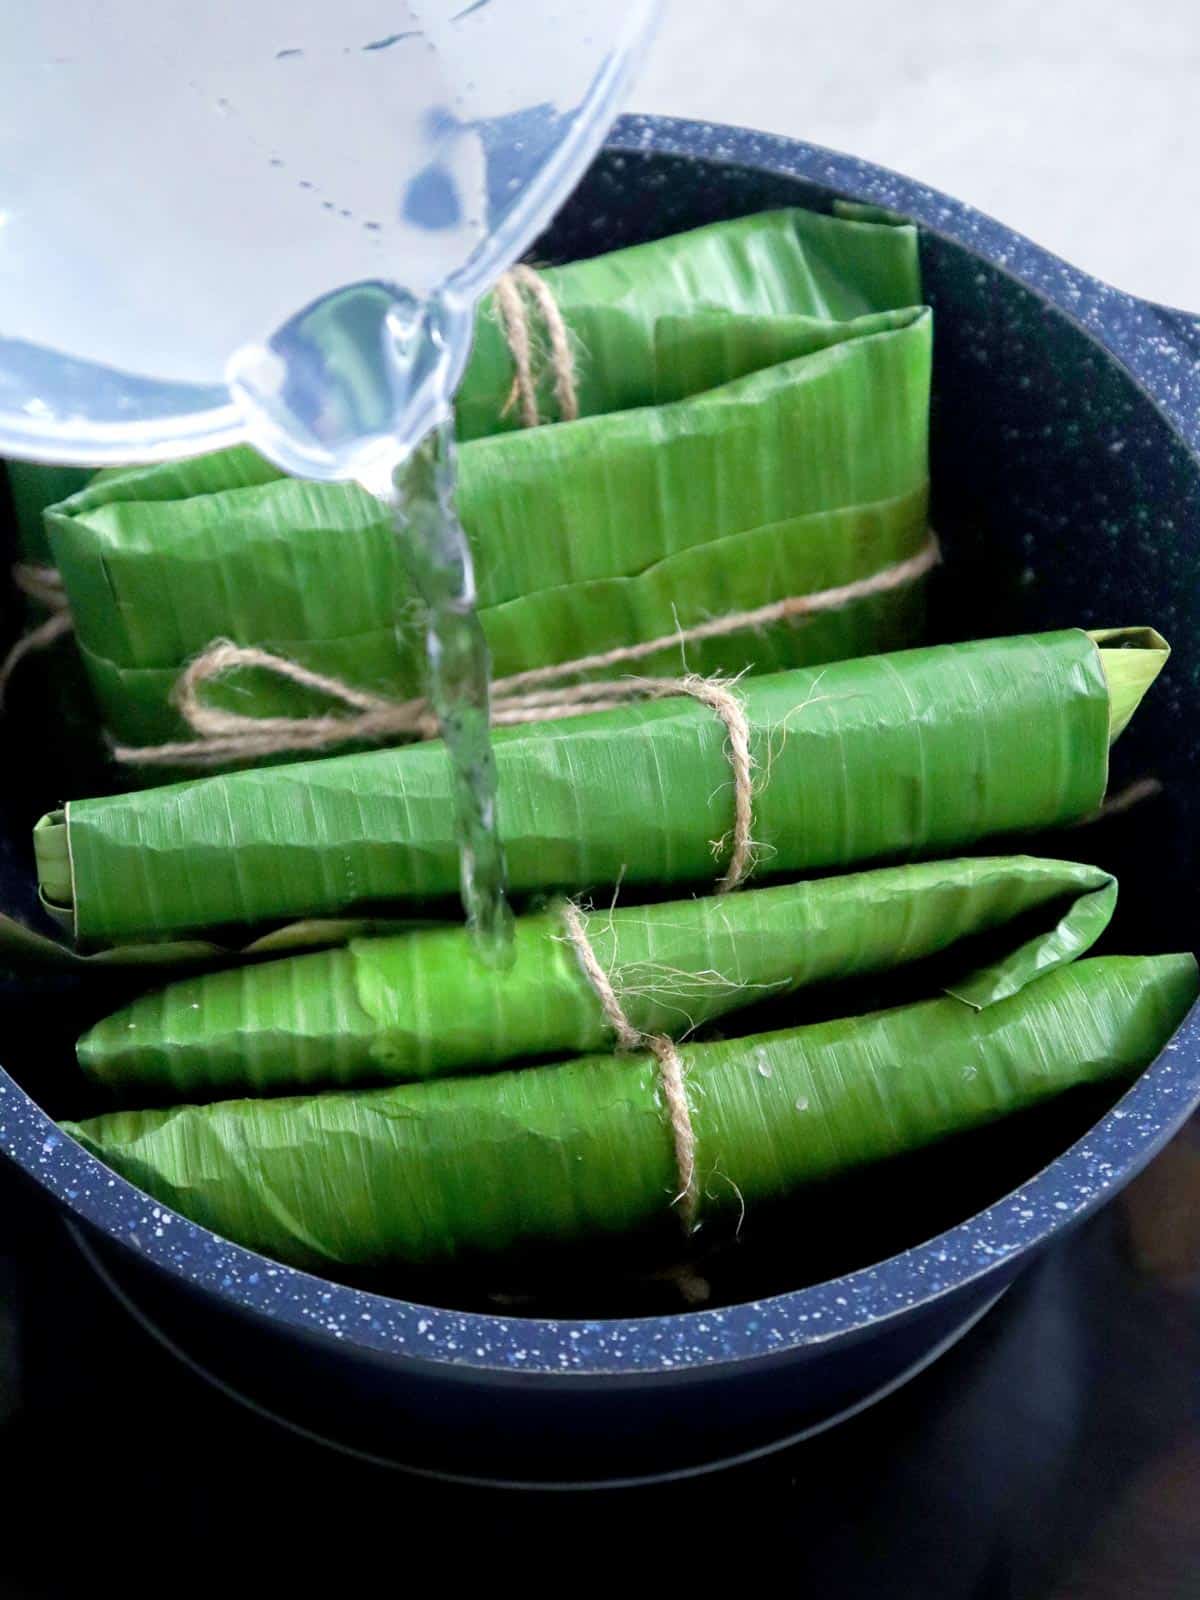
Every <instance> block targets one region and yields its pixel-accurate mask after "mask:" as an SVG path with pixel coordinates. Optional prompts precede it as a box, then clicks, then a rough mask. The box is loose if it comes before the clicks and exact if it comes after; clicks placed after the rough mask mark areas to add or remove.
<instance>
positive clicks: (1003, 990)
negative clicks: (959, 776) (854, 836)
mask: <svg viewBox="0 0 1200 1600" xmlns="http://www.w3.org/2000/svg"><path fill="white" fill-rule="evenodd" d="M1116 896H1117V885H1116V880H1115V879H1114V878H1113V877H1112V876H1111V874H1109V873H1107V872H1104V871H1102V870H1101V869H1100V868H1098V867H1090V866H1080V865H1077V864H1076V863H1074V862H1069V861H1039V860H1037V859H1033V858H1030V857H1028V856H1011V857H1000V858H989V857H981V858H978V859H973V860H957V861H944V862H943V861H939V862H930V863H924V864H922V865H919V866H904V867H892V868H883V869H881V870H879V871H876V872H861V873H848V874H845V875H843V876H839V877H833V878H821V879H818V880H816V881H815V882H811V883H797V884H782V885H779V886H777V887H774V888H767V889H755V890H749V891H747V892H746V893H745V894H741V895H734V896H719V897H709V898H707V899H699V900H679V901H669V902H667V903H665V904H654V905H647V906H614V907H613V908H612V909H611V910H610V911H607V912H605V913H604V914H603V915H592V916H588V917H587V918H586V923H587V937H588V940H589V942H590V944H591V947H592V949H593V951H594V952H595V955H596V959H597V961H598V962H599V964H600V967H601V969H602V971H603V972H604V973H605V974H607V976H608V978H609V981H610V982H611V983H612V985H613V988H614V990H615V992H616V993H617V995H618V996H619V997H620V1001H621V1005H622V1009H623V1011H624V1014H625V1016H626V1017H627V1019H628V1020H629V1022H630V1024H631V1026H632V1027H634V1028H635V1029H637V1031H638V1032H639V1033H643V1034H659V1033H667V1034H669V1035H671V1036H672V1037H675V1038H679V1037H682V1036H685V1035H686V1034H690V1033H692V1032H694V1031H695V1030H696V1029H697V1028H700V1027H703V1026H704V1025H705V1024H706V1023H710V1022H712V1021H714V1020H715V1019H716V1018H718V1017H722V1016H725V1015H727V1014H729V1013H730V1012H733V1011H737V1010H740V1009H741V1008H742V1007H745V1006H750V1005H754V1004H755V1003H756V1002H757V1001H760V1000H762V999H763V998H764V997H767V996H771V997H781V996H784V995H787V994H790V993H792V992H793V991H795V990H797V989H801V988H804V987H807V986H809V985H812V984H817V983H821V982H828V981H829V980H831V979H844V978H850V977H855V976H859V975H862V974H867V973H877V972H881V971H885V970H888V969H890V968H892V967H896V966H900V965H904V964H906V963H910V962H914V961H918V960H920V959H922V958H923V957H926V956H930V955H933V954H936V953H938V952H941V951H944V950H946V949H948V948H949V947H951V946H952V945H955V944H958V943H960V942H961V941H962V940H965V939H969V938H971V937H972V936H973V935H979V934H981V933H984V932H986V931H988V930H993V929H997V928H1000V927H1009V926H1010V925H1012V924H1013V923H1016V922H1018V919H1021V920H1020V922H1019V927H1020V929H1021V935H1022V936H1017V935H1014V942H1013V945H1012V948H1010V949H1008V950H1007V951H1006V952H1005V953H1004V954H1003V955H1002V956H1001V957H1000V958H998V959H997V960H995V961H993V962H991V963H989V964H988V966H987V967H986V968H984V969H982V970H980V971H977V972H975V973H973V974H972V975H971V976H970V977H969V978H966V977H963V978H962V979H961V981H956V982H955V983H954V993H955V994H957V995H958V997H959V998H960V999H966V1000H969V1001H970V1003H972V1004H975V1005H978V1006H982V1005H987V1004H991V1003H992V1002H993V1001H995V1000H997V999H999V998H1001V997H1003V996H1004V995H1006V994H1009V993H1013V992H1015V991H1016V990H1017V989H1019V988H1021V987H1022V986H1023V985H1024V984H1025V983H1026V982H1027V981H1028V980H1029V978H1030V977H1031V976H1036V975H1038V974H1040V973H1045V972H1048V971H1050V970H1052V969H1053V968H1054V967H1056V966H1059V965H1061V964H1062V963H1063V962H1065V961H1070V960H1074V959H1075V957H1076V956H1077V955H1079V954H1080V952H1081V951H1083V950H1085V949H1087V948H1088V947H1089V946H1090V945H1091V944H1093V943H1094V942H1095V940H1096V939H1097V938H1099V936H1100V934H1101V933H1102V932H1103V931H1104V928H1105V927H1106V925H1107V923H1108V920H1109V918H1110V917H1111V915H1112V909H1113V906H1114V904H1115V903H1116ZM1031 926H1032V927H1033V928H1035V929H1036V931H1034V932H1032V933H1031ZM611 1042H612V1028H611V1024H610V1023H609V1022H608V1021H607V1020H606V1018H605V1016H604V1013H603V1010H602V1007H601V1003H600V1000H599V998H598V996H597V994H596V990H595V988H594V986H593V984H592V982H591V981H590V980H589V979H588V977H587V976H586V974H585V973H584V970H583V967H582V965H581V963H580V960H579V956H578V953H577V951H576V950H575V949H574V948H573V947H572V945H571V944H570V942H569V941H568V940H567V939H566V938H565V937H564V923H563V913H562V908H561V907H559V908H555V909H553V910H551V911H547V912H543V913H540V914H537V915H531V916H528V917H521V918H518V920H517V923H516V927H515V930H514V939H513V951H512V958H511V961H510V963H509V964H508V965H507V966H506V967H505V968H504V969H503V970H500V969H498V968H496V967H494V966H487V965H485V964H483V963H482V962H479V961H477V960H475V959H473V951H472V948H471V935H470V934H469V933H468V932H467V931H466V929H464V928H461V927H449V928H436V929H427V930H424V931H422V932H418V933H411V934H407V935H399V936H395V937H391V938H358V939H353V940H352V941H351V942H350V943H349V945H348V946H347V947H346V948H344V949H338V950H324V951H320V952H317V953H314V954H307V955H300V956H293V957H290V958H288V959H286V960H280V961H272V962H269V963H267V964H265V965H263V966H258V967H253V968H244V969H241V970H231V971H225V972H214V973H209V974H206V975H205V976H203V977H199V978H193V979H185V980H183V981H182V982H177V983H172V984H170V985H169V986H168V987H167V988H165V989H161V990H158V991H156V992H154V993H151V994H147V995H143V996H141V997H140V998H139V999H137V1000H135V1001H134V1002H133V1003H132V1004H131V1005H128V1006H125V1007H124V1008H123V1009H122V1010H120V1011H117V1012H116V1013H115V1014H114V1015H112V1016H110V1017H106V1018H105V1019H104V1020H103V1021H102V1022H99V1023H98V1024H97V1025H96V1026H95V1027H93V1028H92V1029H91V1030H90V1031H89V1032H88V1033H86V1034H85V1035H84V1036H83V1038H82V1039H81V1040H80V1041H79V1045H78V1056H79V1063H80V1065H81V1066H82V1068H83V1070H84V1071H85V1072H86V1073H87V1074H88V1076H89V1077H92V1078H94V1079H96V1080H97V1081H98V1082H100V1083H103V1084H105V1085H106V1086H108V1087H111V1088H114V1089H120V1090H124V1091H128V1092H129V1093H134V1092H136V1091H141V1092H143V1093H145V1092H146V1091H147V1090H149V1091H152V1092H153V1094H154V1097H156V1098H157V1097H160V1096H162V1095H168V1096H170V1097H171V1098H179V1097H187V1098H194V1097H203V1098H213V1097H214V1096H215V1095H217V1094H221V1095H229V1094H233V1093H242V1092H246V1093H256V1092H267V1093H276V1092H278V1091H280V1090H292V1091H295V1090H299V1089H306V1088H314V1087H322V1086H326V1085H331V1084H338V1085H343V1086H345V1085H351V1084H356V1083H363V1082H372V1081H376V1082H381V1081H391V1082H404V1081H406V1080H409V1079H414V1078H426V1077H440V1076H444V1075H446V1074H448V1073H451V1072H461V1071H466V1070H470V1069H472V1068H474V1069H479V1068H482V1067H491V1066H496V1065H499V1064H501V1063H503V1062H506V1061H513V1060H517V1059H519V1058H520V1057H523V1056H545V1055H550V1054H556V1053H559V1054H584V1053H587V1052H590V1051H597V1050H603V1049H604V1048H606V1046H608V1045H610V1044H611Z"/></svg>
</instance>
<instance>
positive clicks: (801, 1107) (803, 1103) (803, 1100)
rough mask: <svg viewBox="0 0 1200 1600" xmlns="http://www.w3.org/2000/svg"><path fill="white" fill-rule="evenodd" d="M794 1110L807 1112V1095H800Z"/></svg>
mask: <svg viewBox="0 0 1200 1600" xmlns="http://www.w3.org/2000/svg"><path fill="white" fill-rule="evenodd" d="M796 1110H797V1111H807V1110H808V1096H807V1095H803V1094H802V1095H801V1096H800V1098H799V1099H798V1100H797V1101H796Z"/></svg>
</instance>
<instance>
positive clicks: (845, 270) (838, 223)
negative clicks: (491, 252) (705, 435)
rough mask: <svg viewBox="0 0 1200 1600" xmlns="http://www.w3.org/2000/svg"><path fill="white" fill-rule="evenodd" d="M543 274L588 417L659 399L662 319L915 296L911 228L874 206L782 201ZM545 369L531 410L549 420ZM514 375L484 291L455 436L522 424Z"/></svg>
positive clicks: (780, 311)
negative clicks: (817, 206)
mask: <svg viewBox="0 0 1200 1600" xmlns="http://www.w3.org/2000/svg"><path fill="white" fill-rule="evenodd" d="M540 271H541V275H542V277H543V278H544V280H545V282H546V284H547V285H548V287H549V288H550V290H551V292H552V294H553V295H554V298H555V301H556V302H557V304H558V308H559V310H560V312H561V313H562V317H563V321H564V322H565V323H566V325H567V329H568V331H569V333H570V336H571V341H572V344H573V346H574V351H575V363H576V373H577V385H576V387H577V392H578V398H579V409H580V415H581V416H585V417H588V416H597V415H599V414H601V413H602V412H606V411H623V410H627V409H629V408H630V407H633V406H644V405H653V404H656V403H657V402H658V401H659V400H661V399H662V398H663V396H662V395H661V393H660V392H659V390H658V387H657V385H658V381H659V380H658V374H657V370H656V360H655V339H656V324H657V323H658V320H659V318H661V317H665V316H679V315H683V314H690V313H692V312H696V311H706V310H717V311H734V312H740V313H745V314H748V315H751V316H756V317H779V316H791V315H801V316H806V317H809V318H812V319H815V320H820V321H822V322H831V323H833V322H850V321H852V320H853V319H854V318H856V317H862V316H866V315H868V314H869V313H871V312H875V311H894V310H899V309H902V308H904V307H910V306H916V305H919V304H920V303H921V300H922V293H921V269H920V262H919V259H918V241H917V230H916V229H915V228H914V227H913V226H912V225H911V224H907V223H904V222H902V221H901V220H900V219H898V218H888V219H886V220H885V219H884V216H883V214H882V213H874V214H872V215H871V216H869V217H867V216H856V217H854V218H850V217H847V216H842V215H839V216H825V215H822V214H821V213H818V212H814V211H805V210H802V209H800V208H799V207H788V208H785V209H782V210H778V211H765V212H760V213H758V214H756V215H754V216H750V217H740V218H737V219H736V220H734V221H727V222H715V223H710V224H709V225H708V226H706V227H703V228H696V229H693V230H691V231H690V232H688V233H680V234H673V235H671V236H669V237H668V238H665V239H656V240H654V241H652V242H651V243H649V244H640V245H632V246H630V247H628V248H626V249H623V250H614V251H610V252H609V253H607V254H605V255H601V256H594V257H593V258H592V259H590V260H588V261H574V262H571V263H570V264H569V265H567V266H562V267H542V268H541V269H540ZM533 331H534V333H535V336H536V333H537V319H536V317H535V318H534V323H533ZM547 366H548V364H543V370H542V372H541V374H540V383H539V409H540V413H541V415H542V416H543V417H548V418H553V417H556V416H557V414H558V412H557V407H556V404H555V401H554V398H553V394H552V387H553V385H552V379H551V374H550V373H549V371H548V370H546V367H547ZM512 380H513V361H512V356H511V354H510V353H509V350H508V345H507V342H506V340H505V337H504V333H503V329H502V327H501V324H500V321H499V319H498V318H497V316H496V313H495V308H494V305H493V302H492V297H491V296H489V297H488V298H487V299H486V300H485V301H484V302H483V305H482V307H481V309H480V314H479V316H478V318H477V320H476V326H475V343H474V347H473V349H472V351H471V359H470V362H469V364H468V366H467V370H466V374H465V376H464V378H463V382H462V385H461V387H460V389H459V391H458V394H457V396H456V397H455V415H456V418H457V427H458V435H459V438H460V439H464V440H466V439H476V438H480V437H481V436H483V435H485V434H493V433H496V432H499V431H501V430H504V429H512V428H516V427H518V426H519V425H520V417H519V415H518V412H517V408H516V407H515V406H512V405H510V404H509V403H508V396H509V391H510V389H511V386H512Z"/></svg>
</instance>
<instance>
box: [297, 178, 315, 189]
mask: <svg viewBox="0 0 1200 1600" xmlns="http://www.w3.org/2000/svg"><path fill="white" fill-rule="evenodd" d="M300 187H301V188H302V189H315V188H316V187H317V186H316V184H315V183H310V182H309V180H308V179H307V178H301V179H300Z"/></svg>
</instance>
